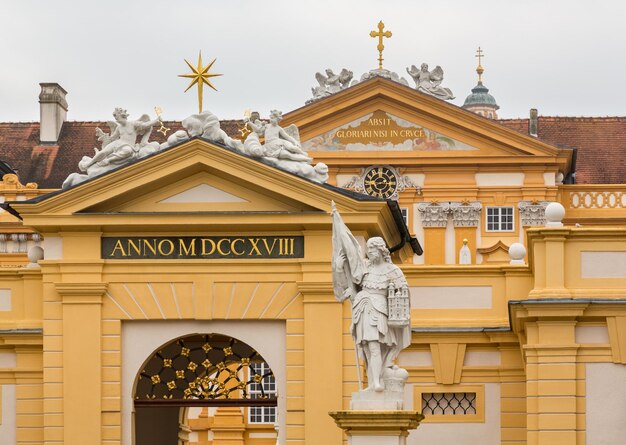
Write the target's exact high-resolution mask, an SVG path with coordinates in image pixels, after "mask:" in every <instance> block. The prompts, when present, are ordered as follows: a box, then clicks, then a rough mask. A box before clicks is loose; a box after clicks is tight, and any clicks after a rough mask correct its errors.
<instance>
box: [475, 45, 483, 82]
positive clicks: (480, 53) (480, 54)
mask: <svg viewBox="0 0 626 445" xmlns="http://www.w3.org/2000/svg"><path fill="white" fill-rule="evenodd" d="M483 56H484V54H483V50H482V49H481V48H480V46H479V47H478V49H477V50H476V56H474V57H478V67H476V72H477V73H478V81H479V82H482V81H483V73H484V72H485V70H484V69H483V67H482V65H481V64H480V62H481V61H482V58H483Z"/></svg>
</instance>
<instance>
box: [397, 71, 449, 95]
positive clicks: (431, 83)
mask: <svg viewBox="0 0 626 445" xmlns="http://www.w3.org/2000/svg"><path fill="white" fill-rule="evenodd" d="M406 72H407V73H409V75H410V76H411V77H412V78H413V80H414V81H415V89H416V90H418V91H421V92H423V93H426V94H430V95H431V96H435V97H436V98H438V99H443V100H450V99H454V94H452V91H450V89H449V88H444V87H442V86H441V82H442V81H443V69H442V68H441V67H440V66H439V65H437V66H436V67H435V69H434V70H432V71H428V64H426V63H422V66H421V68H420V69H419V70H418V69H417V67H416V66H415V65H411V69H409V68H407V69H406Z"/></svg>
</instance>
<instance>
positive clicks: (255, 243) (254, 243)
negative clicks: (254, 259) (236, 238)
mask: <svg viewBox="0 0 626 445" xmlns="http://www.w3.org/2000/svg"><path fill="white" fill-rule="evenodd" d="M248 240H249V241H250V244H252V249H250V252H248V256H250V255H252V252H254V251H256V254H257V256H261V251H260V250H259V248H258V246H257V244H258V243H259V241H261V239H260V238H256V239H255V238H248Z"/></svg>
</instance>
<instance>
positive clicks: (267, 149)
mask: <svg viewBox="0 0 626 445" xmlns="http://www.w3.org/2000/svg"><path fill="white" fill-rule="evenodd" d="M282 118H283V113H282V112H281V111H278V110H271V111H270V122H269V124H267V123H265V122H262V121H261V120H256V121H255V122H252V121H251V120H249V119H248V118H246V119H244V122H246V124H247V125H248V126H249V127H250V128H251V129H252V131H253V132H252V133H250V134H249V135H248V137H247V138H246V140H245V142H244V151H245V152H246V153H248V154H251V155H252V156H262V157H268V158H276V159H285V160H289V161H296V162H310V161H312V160H313V158H310V157H309V155H308V154H307V153H306V152H305V151H304V150H302V148H301V147H300V135H299V133H298V127H296V126H295V125H293V124H292V125H290V126H289V127H287V128H282V127H281V126H280V125H278V124H279V122H280V121H281V120H282ZM259 136H264V137H265V142H264V143H263V144H261V141H260V139H259Z"/></svg>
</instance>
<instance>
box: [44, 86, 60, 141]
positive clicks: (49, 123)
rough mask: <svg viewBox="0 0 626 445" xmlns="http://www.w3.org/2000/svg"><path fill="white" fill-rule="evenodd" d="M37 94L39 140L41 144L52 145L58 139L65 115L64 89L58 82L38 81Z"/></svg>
mask: <svg viewBox="0 0 626 445" xmlns="http://www.w3.org/2000/svg"><path fill="white" fill-rule="evenodd" d="M39 86H41V93H40V94H39V104H40V105H39V113H40V130H39V141H40V143H41V144H42V145H46V144H48V145H50V144H52V145H54V144H56V143H57V142H58V140H59V133H61V127H62V126H63V122H65V117H66V116H67V102H66V100H65V95H66V94H67V91H65V90H64V89H63V88H62V87H61V85H59V84H58V83H40V84H39Z"/></svg>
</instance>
